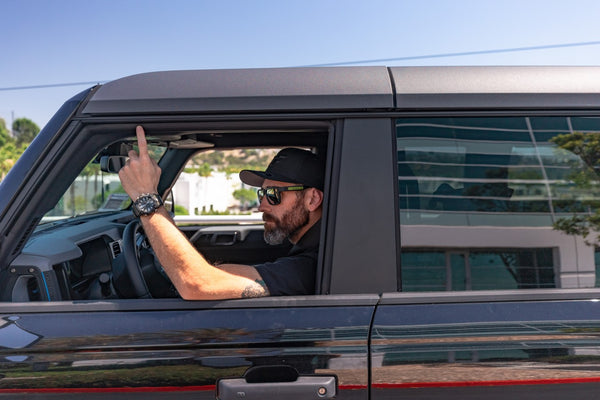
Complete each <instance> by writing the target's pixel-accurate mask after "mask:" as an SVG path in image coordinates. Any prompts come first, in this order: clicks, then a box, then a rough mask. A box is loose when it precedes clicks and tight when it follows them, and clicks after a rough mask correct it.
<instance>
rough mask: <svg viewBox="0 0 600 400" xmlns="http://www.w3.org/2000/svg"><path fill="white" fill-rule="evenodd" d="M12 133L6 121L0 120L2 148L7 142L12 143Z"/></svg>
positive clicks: (0, 142)
mask: <svg viewBox="0 0 600 400" xmlns="http://www.w3.org/2000/svg"><path fill="white" fill-rule="evenodd" d="M11 140H12V138H11V137H10V132H9V131H8V128H7V127H6V122H5V121H4V119H2V118H0V146H4V145H5V144H6V143H7V142H9V141H11Z"/></svg>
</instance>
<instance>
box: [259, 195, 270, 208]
mask: <svg viewBox="0 0 600 400" xmlns="http://www.w3.org/2000/svg"><path fill="white" fill-rule="evenodd" d="M270 206H271V205H270V204H269V202H268V201H267V196H265V197H263V198H262V200H260V202H259V204H258V211H260V212H264V211H266V210H268V209H269V207H270Z"/></svg>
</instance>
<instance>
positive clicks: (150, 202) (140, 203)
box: [133, 194, 162, 217]
mask: <svg viewBox="0 0 600 400" xmlns="http://www.w3.org/2000/svg"><path fill="white" fill-rule="evenodd" d="M161 205H162V202H161V200H160V197H158V195H151V194H150V195H144V196H140V197H139V198H138V199H137V200H136V201H135V202H134V203H133V209H134V214H135V215H136V216H138V217H139V216H140V215H149V214H152V213H153V212H155V211H156V209H157V208H158V207H160V206H161Z"/></svg>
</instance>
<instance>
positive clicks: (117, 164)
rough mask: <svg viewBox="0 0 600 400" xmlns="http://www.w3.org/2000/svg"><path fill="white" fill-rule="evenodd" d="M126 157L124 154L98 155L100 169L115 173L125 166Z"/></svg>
mask: <svg viewBox="0 0 600 400" xmlns="http://www.w3.org/2000/svg"><path fill="white" fill-rule="evenodd" d="M127 159H128V157H125V156H102V157H100V169H101V170H102V171H104V172H111V173H113V174H116V173H118V172H119V170H120V169H121V168H123V167H124V166H125V163H126V162H127Z"/></svg>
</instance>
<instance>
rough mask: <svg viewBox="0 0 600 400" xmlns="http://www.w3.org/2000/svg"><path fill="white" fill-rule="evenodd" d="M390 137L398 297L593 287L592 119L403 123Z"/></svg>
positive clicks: (599, 129) (598, 198)
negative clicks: (398, 239)
mask: <svg viewBox="0 0 600 400" xmlns="http://www.w3.org/2000/svg"><path fill="white" fill-rule="evenodd" d="M396 139H397V151H398V154H397V159H398V191H399V207H400V224H401V242H402V249H403V255H402V271H401V272H402V282H403V288H402V289H403V290H481V289H521V288H544V287H593V286H594V285H595V284H596V280H597V279H596V268H595V263H594V247H593V246H589V245H588V244H590V243H589V238H585V237H584V236H585V234H586V232H587V231H585V229H586V223H587V222H589V220H590V218H591V217H590V216H592V215H593V213H594V212H595V210H596V209H597V208H598V205H599V204H600V185H598V174H597V172H596V169H595V168H594V167H595V166H596V164H597V161H598V160H597V159H598V158H600V153H599V152H600V118H596V117H494V118H422V119H419V118H403V119H397V120H396ZM594 141H596V142H598V143H595V142H594ZM594 151H595V153H594ZM590 153H592V154H590ZM596 153H598V154H596ZM574 216H577V217H574ZM561 224H562V225H561ZM588 226H589V224H588ZM566 232H569V233H575V234H576V235H575V236H570V235H567V234H566ZM577 235H578V236H577ZM432 248H436V249H439V251H438V250H435V251H434V250H432ZM482 249H495V250H485V251H484V250H482ZM482 251H483V252H482ZM426 255H427V256H426ZM432 257H433V258H432ZM439 257H441V258H442V259H443V262H440V259H439ZM461 258H464V262H461V261H460V260H461ZM434 259H435V260H434ZM480 259H486V260H487V263H488V264H486V263H479V262H478V260H480ZM541 260H543V262H542V261H541ZM598 281H600V279H598Z"/></svg>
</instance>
